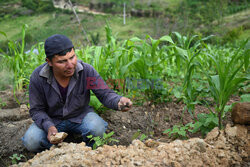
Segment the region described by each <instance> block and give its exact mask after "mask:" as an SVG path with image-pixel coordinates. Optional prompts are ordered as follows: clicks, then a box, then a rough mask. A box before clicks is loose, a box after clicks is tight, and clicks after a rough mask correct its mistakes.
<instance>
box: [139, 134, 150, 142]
mask: <svg viewBox="0 0 250 167" xmlns="http://www.w3.org/2000/svg"><path fill="white" fill-rule="evenodd" d="M147 137H148V136H146V135H145V134H142V135H141V137H140V141H143V140H144V139H146V138H147Z"/></svg>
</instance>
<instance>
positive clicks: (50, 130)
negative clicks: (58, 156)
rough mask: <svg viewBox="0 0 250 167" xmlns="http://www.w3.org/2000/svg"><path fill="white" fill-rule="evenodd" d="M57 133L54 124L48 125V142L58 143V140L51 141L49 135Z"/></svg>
mask: <svg viewBox="0 0 250 167" xmlns="http://www.w3.org/2000/svg"><path fill="white" fill-rule="evenodd" d="M57 133H58V131H57V129H56V127H55V126H51V127H49V129H48V136H47V139H48V140H49V142H50V143H51V144H58V143H60V141H59V142H51V136H55V135H56V134H57Z"/></svg>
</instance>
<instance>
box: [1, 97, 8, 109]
mask: <svg viewBox="0 0 250 167" xmlns="http://www.w3.org/2000/svg"><path fill="white" fill-rule="evenodd" d="M6 105H7V104H6V102H3V100H2V99H1V98H0V108H3V107H5V106H6Z"/></svg>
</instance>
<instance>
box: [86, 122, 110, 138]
mask: <svg viewBox="0 0 250 167" xmlns="http://www.w3.org/2000/svg"><path fill="white" fill-rule="evenodd" d="M106 129H107V123H106V122H102V121H97V122H93V123H92V126H91V127H90V133H91V134H93V135H94V136H103V133H105V131H106Z"/></svg>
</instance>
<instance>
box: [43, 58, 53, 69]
mask: <svg viewBox="0 0 250 167" xmlns="http://www.w3.org/2000/svg"><path fill="white" fill-rule="evenodd" d="M45 60H46V61H47V63H48V64H49V66H50V67H52V66H53V65H52V61H50V59H48V58H46V59H45Z"/></svg>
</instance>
